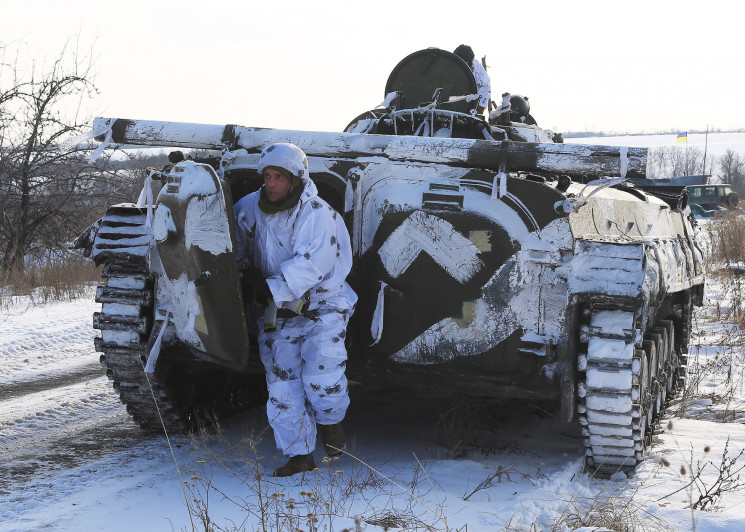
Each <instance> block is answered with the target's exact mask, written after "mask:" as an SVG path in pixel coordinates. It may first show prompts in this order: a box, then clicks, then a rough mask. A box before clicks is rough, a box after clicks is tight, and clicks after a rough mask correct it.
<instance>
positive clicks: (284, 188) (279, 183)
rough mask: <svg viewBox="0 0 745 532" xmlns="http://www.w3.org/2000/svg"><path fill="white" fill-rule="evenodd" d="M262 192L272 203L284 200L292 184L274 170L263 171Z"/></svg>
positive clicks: (266, 169)
mask: <svg viewBox="0 0 745 532" xmlns="http://www.w3.org/2000/svg"><path fill="white" fill-rule="evenodd" d="M263 175H264V191H265V192H266V197H267V198H268V199H269V201H271V202H272V203H276V202H278V201H282V200H284V199H285V198H286V197H287V196H288V195H289V194H290V192H291V190H292V183H291V182H290V180H289V179H287V178H286V177H285V176H283V175H282V174H281V173H280V172H279V171H278V170H275V169H274V168H265V169H264V174H263Z"/></svg>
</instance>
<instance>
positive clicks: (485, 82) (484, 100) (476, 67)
mask: <svg viewBox="0 0 745 532" xmlns="http://www.w3.org/2000/svg"><path fill="white" fill-rule="evenodd" d="M453 53H454V54H455V55H457V56H458V57H460V58H461V59H463V61H465V62H466V64H467V65H468V66H469V68H470V69H471V71H472V72H473V77H474V78H476V86H477V87H478V93H479V103H478V107H477V108H476V112H477V113H478V114H483V113H484V111H485V110H486V108H487V106H488V105H489V99H490V98H491V81H490V80H489V74H487V73H486V70H485V69H484V67H483V65H482V64H481V63H479V62H478V61H476V59H475V55H474V53H473V50H472V49H471V47H470V46H468V45H467V44H461V45H459V46H458V47H457V48H456V49H455V50H454V51H453Z"/></svg>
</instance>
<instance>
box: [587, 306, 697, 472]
mask: <svg viewBox="0 0 745 532" xmlns="http://www.w3.org/2000/svg"><path fill="white" fill-rule="evenodd" d="M586 314H587V317H588V323H587V325H586V326H584V327H583V331H582V338H581V340H582V342H583V343H584V344H585V345H586V346H587V347H586V351H585V352H584V353H583V354H582V355H581V356H580V358H579V363H578V369H579V372H580V379H579V386H578V395H579V403H578V411H579V414H580V415H579V417H580V424H581V425H582V433H583V437H584V442H585V464H586V466H587V467H588V468H590V469H593V470H595V471H596V472H598V473H600V474H601V475H613V474H615V473H616V472H618V471H623V472H625V473H630V472H631V471H633V469H634V468H635V467H636V465H637V464H639V463H640V462H641V461H642V460H643V459H644V457H645V456H646V454H647V452H648V450H649V447H650V446H651V444H652V441H653V435H654V433H655V431H656V430H658V429H659V420H660V416H661V414H662V412H663V411H664V408H665V405H666V404H667V401H668V399H669V398H670V397H671V395H672V393H673V392H674V391H675V390H676V389H677V387H678V386H679V385H680V383H681V375H682V373H683V370H682V368H681V362H682V361H683V358H682V356H680V355H679V352H680V349H681V347H684V345H682V344H676V341H675V330H676V327H675V325H674V323H673V322H672V321H670V320H658V321H657V322H656V323H655V324H654V326H653V327H649V328H648V329H647V330H646V331H644V332H643V333H642V330H641V328H640V326H639V322H640V321H641V320H640V318H639V317H638V314H639V313H638V312H635V311H634V310H631V309H629V308H623V307H621V306H618V307H615V308H612V307H608V306H604V307H602V308H595V307H590V308H588V309H587V312H586ZM582 377H584V379H582Z"/></svg>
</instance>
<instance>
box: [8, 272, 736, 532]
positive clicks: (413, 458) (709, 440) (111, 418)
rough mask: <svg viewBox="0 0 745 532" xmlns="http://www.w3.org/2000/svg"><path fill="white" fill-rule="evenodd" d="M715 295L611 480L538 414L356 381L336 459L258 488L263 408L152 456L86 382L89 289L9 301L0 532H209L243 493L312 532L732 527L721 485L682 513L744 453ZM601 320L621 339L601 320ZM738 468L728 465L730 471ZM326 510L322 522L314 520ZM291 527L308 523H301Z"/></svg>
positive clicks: (245, 516)
mask: <svg viewBox="0 0 745 532" xmlns="http://www.w3.org/2000/svg"><path fill="white" fill-rule="evenodd" d="M730 293H731V290H730V289H728V288H727V286H725V285H724V284H722V283H719V282H718V281H717V280H716V279H715V280H713V281H710V283H709V285H708V288H707V304H708V307H707V308H705V309H704V310H702V311H700V312H698V313H697V315H696V322H695V324H694V325H695V326H694V329H695V330H694V335H693V338H692V342H691V352H690V355H689V362H690V364H691V369H690V375H689V387H688V389H687V391H686V393H685V394H680V395H678V396H676V397H675V398H674V399H673V404H672V405H671V407H670V408H669V409H668V412H667V414H666V418H665V420H664V422H663V426H664V428H665V430H664V431H663V432H662V433H661V434H660V435H659V436H658V441H657V442H656V443H655V444H654V445H653V447H652V449H651V453H650V456H649V458H648V459H647V460H646V461H645V462H644V463H643V464H641V465H640V466H639V467H638V468H637V471H636V473H635V474H634V475H633V476H631V477H630V478H626V477H625V475H617V476H616V477H615V478H614V480H601V479H593V478H591V477H590V476H588V475H587V474H586V473H583V471H582V450H581V437H580V430H579V427H578V426H577V425H573V424H572V425H562V424H560V423H559V422H558V421H556V420H555V419H553V418H552V417H550V416H547V415H545V414H542V413H540V411H539V410H538V409H535V408H513V407H511V406H510V405H509V403H508V404H506V405H499V406H496V405H493V406H492V408H491V409H489V410H488V412H490V416H491V418H493V422H492V423H491V424H488V425H487V426H482V425H478V424H472V425H470V426H468V424H467V418H468V416H469V415H472V414H473V413H474V411H473V410H472V408H473V404H471V402H469V403H465V402H455V403H449V402H448V400H449V399H447V398H444V397H442V396H441V395H440V394H438V393H437V391H436V390H433V393H430V394H428V393H424V392H421V393H418V394H412V393H404V392H386V393H385V394H380V393H378V392H377V391H376V390H374V389H368V388H367V387H365V386H363V385H356V386H353V387H352V388H351V397H352V405H351V406H350V410H349V413H348V415H347V419H346V421H345V426H346V428H347V432H348V434H349V436H350V441H349V444H348V452H349V454H348V455H344V456H343V457H342V458H341V459H339V460H338V461H332V462H327V463H322V462H321V460H320V457H321V451H320V450H317V451H316V462H317V463H318V465H319V466H320V471H319V472H316V473H309V474H306V475H305V477H303V478H301V477H299V476H298V477H292V478H287V479H280V480H275V479H273V478H272V477H270V476H269V475H267V472H270V471H271V470H272V469H273V468H274V467H276V466H277V465H279V464H281V463H282V457H281V456H280V455H279V453H278V452H277V451H275V450H274V445H273V441H272V440H273V438H272V437H271V432H270V429H268V427H267V423H266V419H265V417H266V414H265V411H264V409H263V407H257V408H254V409H252V410H250V411H248V412H246V413H244V414H242V415H240V416H237V417H235V418H232V419H230V420H226V421H224V422H223V423H222V425H221V426H220V431H219V432H217V433H215V432H209V433H207V435H204V436H194V437H189V436H182V435H171V437H170V443H169V441H167V440H166V439H165V438H164V437H163V436H152V435H148V434H145V433H142V432H141V431H140V430H139V429H138V428H137V427H135V425H134V424H133V423H132V422H131V421H130V419H129V416H128V415H127V414H126V412H125V411H124V408H123V407H122V405H121V404H119V402H118V399H117V396H116V394H115V393H114V391H113V390H112V389H111V387H110V384H109V383H108V381H107V379H106V377H105V376H104V375H103V374H102V373H97V372H100V371H101V370H100V368H97V360H98V354H97V353H95V351H94V350H93V341H92V339H93V336H94V331H93V329H91V327H90V321H91V314H92V312H94V311H96V310H97V307H98V305H96V304H95V303H94V302H93V301H92V299H93V290H92V289H91V291H90V293H89V295H88V296H87V297H86V298H83V299H79V300H75V301H72V302H50V303H46V304H37V305H34V304H32V303H31V302H30V301H29V300H28V299H24V298H19V299H17V300H16V301H15V302H14V303H12V304H8V305H6V306H4V307H2V309H1V310H0V312H1V314H0V360H2V364H0V456H2V460H1V461H0V531H3V532H6V531H27V530H40V529H48V530H76V531H77V530H107V531H108V530H110V531H118V530H122V531H124V530H126V531H129V530H143V531H150V530H154V531H155V530H192V529H198V530H203V529H204V526H203V524H202V522H201V521H199V518H198V510H199V509H200V508H207V509H208V513H209V515H210V516H211V518H212V519H214V520H215V521H216V524H217V525H219V526H221V527H223V528H227V529H233V528H237V529H246V530H255V529H260V528H261V527H260V525H259V520H258V517H257V516H256V515H250V514H249V513H247V511H246V510H245V509H243V508H241V506H243V507H244V508H247V509H249V510H252V511H256V510H257V509H258V506H257V505H258V502H257V501H258V498H257V495H256V493H257V491H261V493H262V496H263V497H264V499H263V500H264V501H265V503H266V505H267V506H266V509H267V511H268V512H269V514H270V515H277V510H283V511H287V512H289V513H292V512H290V510H291V508H290V506H291V505H292V506H294V507H295V514H294V515H296V516H299V515H306V514H307V513H308V512H309V511H314V512H316V514H317V515H318V516H319V519H320V522H319V523H318V525H319V527H320V530H336V531H338V530H342V529H344V528H351V529H354V526H355V523H354V518H355V517H358V516H361V515H362V516H364V519H365V520H367V521H370V522H373V521H374V522H377V523H378V525H372V524H365V523H364V522H363V523H362V525H361V527H362V529H363V530H367V531H375V530H383V529H384V528H385V526H384V525H385V524H386V523H387V524H389V525H390V526H389V529H391V530H397V529H407V528H408V529H413V528H415V524H416V523H417V522H418V523H420V529H423V528H424V525H423V524H426V525H428V526H431V527H432V529H436V530H446V529H449V530H466V525H467V530H468V531H469V532H473V531H494V530H552V529H555V530H576V531H594V532H599V531H601V530H617V529H618V528H616V527H614V526H613V524H612V522H610V521H608V520H607V519H609V518H610V517H612V516H613V513H614V512H616V513H617V514H619V515H620V522H622V523H626V524H633V523H636V524H637V526H638V528H639V529H642V528H643V529H645V530H655V529H660V530H692V529H695V530H697V531H699V532H719V531H732V530H743V529H745V504H743V503H745V491H744V490H743V489H742V488H740V489H729V490H727V489H725V490H724V492H723V493H722V496H721V498H720V499H718V500H717V501H716V503H715V504H714V508H713V509H712V510H711V511H702V510H692V509H691V508H690V506H691V505H692V503H695V502H696V501H697V500H698V499H699V497H700V496H701V493H700V492H699V487H697V486H700V485H701V484H700V485H697V484H691V483H690V482H691V472H694V473H695V472H699V471H700V472H701V475H700V479H701V481H702V482H703V485H706V486H711V485H713V484H714V482H715V480H716V478H717V476H718V475H719V472H718V471H719V466H720V463H721V461H722V457H723V453H724V452H725V446H727V445H728V447H727V457H729V458H732V459H735V458H737V457H738V454H739V453H740V451H741V450H742V449H743V447H744V446H745V423H744V422H745V416H744V415H743V407H744V406H745V384H744V383H745V372H744V371H743V359H744V358H745V353H743V350H742V348H741V347H740V346H741V345H742V343H743V342H742V341H741V340H742V333H739V332H738V330H737V329H736V328H735V327H733V326H732V325H730V324H727V323H723V322H722V321H721V319H720V318H718V317H717V316H718V315H717V304H718V308H719V311H720V312H726V309H727V305H728V299H727V298H728V296H729V295H730ZM603 319H607V321H608V323H610V324H613V323H616V324H617V326H618V329H619V331H620V330H622V329H626V325H627V324H626V323H624V321H625V320H624V319H620V317H619V316H615V317H614V316H610V315H609V316H605V317H604V318H603ZM86 372H87V373H86ZM453 405H455V406H453ZM625 408H627V407H625ZM448 409H450V410H452V411H454V413H455V414H454V415H453V416H452V417H450V418H447V417H446V416H445V415H444V414H443V413H444V412H446V411H447V410H448ZM447 419H450V422H451V424H450V428H448V427H446V426H444V423H443V422H444V421H445V420H447ZM613 422H614V423H616V422H617V419H616V420H613ZM459 427H460V429H459ZM464 427H465V428H464ZM466 429H467V430H466ZM610 436H612V435H610V434H598V435H595V436H593V437H596V438H603V439H602V440H601V441H605V440H607V439H608V437H610ZM728 441H729V444H727V442H728ZM448 444H449V445H448ZM169 445H170V446H169ZM171 449H172V452H171ZM176 463H177V464H178V468H179V469H177V466H176V465H175V464H176ZM743 465H745V461H744V460H743V458H742V457H740V458H739V459H737V460H735V462H734V465H733V467H732V469H731V470H732V471H733V472H734V471H736V470H737V469H738V468H739V467H742V466H743ZM258 481H260V482H258ZM210 486H211V488H212V490H211V491H210V492H209V493H207V491H206V490H207V488H208V487H210ZM218 490H219V491H218ZM275 493H276V494H277V495H274V496H273V494H275ZM290 499H294V501H290ZM326 502H328V503H329V505H330V508H333V509H334V511H333V512H331V513H334V514H337V516H336V517H333V518H331V517H329V516H328V515H325V514H324V513H323V512H325V508H326V506H325V503H326ZM189 507H190V508H191V509H192V511H193V514H192V515H191V516H190V513H189V510H188V508H189ZM591 515H595V517H596V519H595V520H594V521H591V520H589V519H588V516H591ZM601 517H602V518H605V519H606V521H602V522H601V521H600V518H601ZM405 523H408V525H405ZM295 524H297V526H299V528H301V529H308V528H309V527H308V526H307V523H306V521H305V518H304V517H303V518H302V519H300V518H299V517H298V518H297V520H296V523H295ZM655 526H656V527H657V528H655ZM288 527H289V522H285V523H279V524H277V523H272V524H270V525H268V526H267V529H268V530H275V529H280V530H284V529H287V528H288ZM554 527H555V528H554ZM603 527H605V528H603Z"/></svg>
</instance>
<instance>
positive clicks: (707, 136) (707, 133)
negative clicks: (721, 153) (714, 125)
mask: <svg viewBox="0 0 745 532" xmlns="http://www.w3.org/2000/svg"><path fill="white" fill-rule="evenodd" d="M686 144H687V143H686ZM708 147H709V124H706V137H705V140H704V174H706V148H708Z"/></svg>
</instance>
